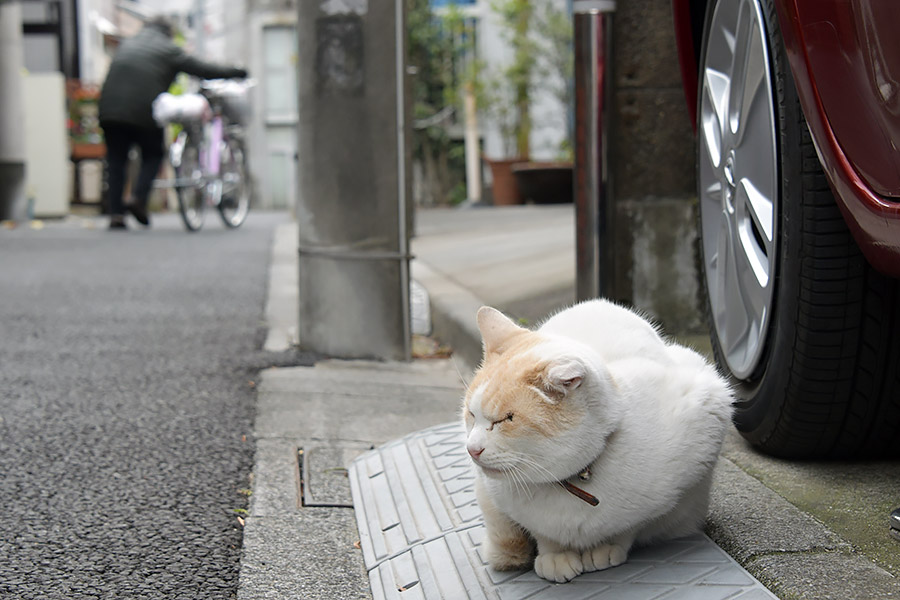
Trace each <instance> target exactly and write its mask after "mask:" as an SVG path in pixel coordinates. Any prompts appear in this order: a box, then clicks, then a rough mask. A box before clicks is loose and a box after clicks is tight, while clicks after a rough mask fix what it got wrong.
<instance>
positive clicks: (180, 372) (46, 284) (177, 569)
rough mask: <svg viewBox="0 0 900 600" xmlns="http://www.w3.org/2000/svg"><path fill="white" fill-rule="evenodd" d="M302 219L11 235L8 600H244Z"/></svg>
mask: <svg viewBox="0 0 900 600" xmlns="http://www.w3.org/2000/svg"><path fill="white" fill-rule="evenodd" d="M287 219H288V216H287V215H285V214H260V213H251V215H250V217H249V219H248V220H247V222H246V223H245V224H244V226H243V227H241V228H240V229H237V230H234V231H230V230H225V228H224V227H223V226H222V225H221V224H220V223H219V222H217V221H218V219H217V218H216V215H214V214H213V215H208V218H207V225H206V228H205V229H204V230H203V231H201V232H200V233H197V234H189V233H187V232H186V231H185V230H184V228H183V227H182V226H181V224H180V222H179V221H178V220H177V217H176V216H174V215H163V216H156V218H155V220H154V225H153V228H152V229H149V230H132V231H127V232H110V231H107V230H106V229H105V223H104V222H103V221H98V220H84V219H75V220H71V219H70V220H68V221H66V222H63V223H60V222H56V223H48V224H47V225H46V226H45V227H44V228H43V229H40V230H36V229H32V228H30V227H27V226H24V227H19V228H17V229H15V230H6V229H0V264H2V268H0V597H2V598H47V599H51V598H66V599H74V598H190V599H198V598H217V599H219V598H233V597H235V596H236V592H237V582H238V569H239V561H240V546H241V538H242V532H241V524H240V522H239V519H238V517H239V516H240V515H241V511H242V510H243V509H245V508H246V507H247V504H248V499H247V496H246V492H245V490H246V489H247V488H250V487H251V482H250V473H251V468H252V464H253V462H252V461H253V450H254V443H253V439H252V437H251V428H252V425H253V416H254V406H255V390H254V383H253V381H254V378H255V376H256V374H257V373H258V371H259V369H260V368H263V367H268V366H271V365H273V364H299V363H302V362H308V361H305V360H304V357H302V356H295V355H290V356H289V355H268V354H265V353H263V352H262V351H261V350H260V348H261V346H262V343H263V340H264V339H265V337H264V336H265V329H264V323H263V312H264V301H265V297H264V296H265V291H266V281H267V267H268V262H269V256H270V254H269V253H270V244H271V239H272V234H273V231H274V228H275V226H276V225H277V224H278V223H281V222H285V221H286V220H287ZM132 223H133V221H132ZM91 225H93V227H91Z"/></svg>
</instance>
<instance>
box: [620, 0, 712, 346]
mask: <svg viewBox="0 0 900 600" xmlns="http://www.w3.org/2000/svg"><path fill="white" fill-rule="evenodd" d="M611 121H612V122H611V131H612V137H611V139H610V168H611V170H612V186H613V187H612V195H613V198H614V201H615V202H616V204H617V215H618V221H617V223H616V248H617V257H616V260H617V265H616V278H615V281H616V290H615V295H616V297H617V298H618V299H619V300H622V301H626V302H629V303H632V304H634V305H635V306H637V307H638V308H640V309H642V310H644V311H646V312H648V313H649V314H651V315H652V316H654V317H655V318H656V319H658V320H659V322H660V323H661V324H662V325H663V327H664V328H665V329H666V331H668V332H670V333H690V332H696V331H700V330H702V329H703V327H704V326H703V320H702V319H701V316H700V309H699V294H698V278H697V270H696V261H695V257H696V252H695V248H696V237H697V226H696V201H695V198H696V190H695V166H694V165H695V158H694V138H693V132H692V129H691V122H690V116H689V114H688V110H687V106H686V104H685V99H684V93H683V91H682V86H681V74H680V71H679V67H678V58H677V54H676V47H675V33H674V26H673V22H672V7H671V3H670V2H668V1H664V0H620V1H619V2H618V3H617V7H616V12H615V15H614V18H613V107H612V114H611Z"/></svg>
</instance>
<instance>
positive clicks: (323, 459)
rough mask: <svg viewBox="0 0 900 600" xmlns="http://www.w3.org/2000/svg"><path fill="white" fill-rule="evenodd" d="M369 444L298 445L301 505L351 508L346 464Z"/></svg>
mask: <svg viewBox="0 0 900 600" xmlns="http://www.w3.org/2000/svg"><path fill="white" fill-rule="evenodd" d="M369 448H370V446H363V445H359V444H356V445H353V444H351V445H347V444H342V445H311V446H310V445H308V446H304V447H303V448H299V449H298V450H297V464H298V467H299V470H300V505H301V506H321V507H337V508H353V499H352V497H351V494H350V482H349V480H348V478H347V466H346V465H348V464H349V463H350V462H351V461H352V460H353V459H354V458H355V457H356V456H358V455H359V454H360V453H362V452H364V451H365V450H368V449H369Z"/></svg>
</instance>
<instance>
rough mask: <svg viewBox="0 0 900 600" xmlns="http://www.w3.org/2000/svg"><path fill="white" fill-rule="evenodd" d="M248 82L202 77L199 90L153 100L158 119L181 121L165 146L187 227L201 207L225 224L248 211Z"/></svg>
mask: <svg viewBox="0 0 900 600" xmlns="http://www.w3.org/2000/svg"><path fill="white" fill-rule="evenodd" d="M252 86H253V82H252V81H232V80H221V79H220V80H207V81H203V82H201V84H200V91H199V93H198V94H186V95H184V96H171V95H168V94H163V95H162V97H160V98H158V99H157V102H159V105H157V102H154V116H155V117H156V118H157V121H159V122H166V123H176V124H178V125H181V131H179V132H178V134H177V135H176V137H175V139H174V141H173V142H172V144H171V145H170V146H169V161H170V162H171V164H172V167H173V169H174V171H175V179H174V181H173V182H171V183H170V184H169V185H171V186H172V187H174V188H175V192H176V196H177V197H178V209H179V212H180V213H181V219H182V221H184V225H185V227H186V228H187V229H188V231H199V230H200V228H201V227H203V221H204V218H205V213H206V208H207V207H208V206H210V205H211V206H215V207H216V208H217V209H218V211H219V216H221V217H222V222H223V223H224V224H225V225H226V227H229V228H236V227H240V225H241V224H242V223H243V222H244V220H245V219H246V218H247V214H248V213H249V211H250V203H251V196H252V189H253V186H252V182H251V180H250V172H249V168H248V165H247V153H246V152H245V149H244V123H245V122H246V119H247V117H248V112H249V106H248V103H247V92H248V90H249V88H250V87H252Z"/></svg>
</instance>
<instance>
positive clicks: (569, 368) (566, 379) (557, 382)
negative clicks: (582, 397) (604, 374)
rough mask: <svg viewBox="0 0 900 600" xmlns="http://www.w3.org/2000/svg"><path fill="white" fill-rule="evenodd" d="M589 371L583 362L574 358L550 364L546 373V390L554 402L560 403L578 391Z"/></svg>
mask: <svg viewBox="0 0 900 600" xmlns="http://www.w3.org/2000/svg"><path fill="white" fill-rule="evenodd" d="M586 374H587V371H586V369H585V367H584V364H582V363H581V361H579V360H576V359H574V358H567V359H561V360H558V361H556V362H553V363H550V365H549V366H548V367H547V370H546V371H545V372H544V384H545V385H544V389H545V390H547V391H548V392H549V398H550V400H552V401H555V402H559V401H561V400H563V399H564V398H565V397H566V396H568V395H569V394H571V393H572V392H574V391H575V390H577V389H578V387H579V386H580V385H581V384H582V382H583V381H584V376H585V375H586Z"/></svg>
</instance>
